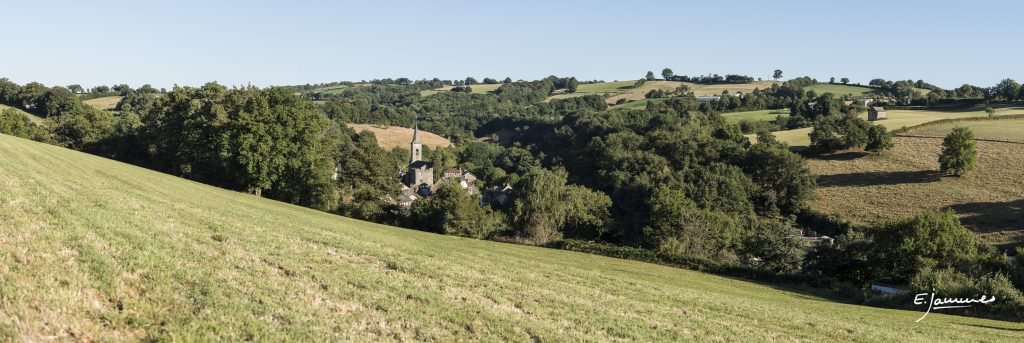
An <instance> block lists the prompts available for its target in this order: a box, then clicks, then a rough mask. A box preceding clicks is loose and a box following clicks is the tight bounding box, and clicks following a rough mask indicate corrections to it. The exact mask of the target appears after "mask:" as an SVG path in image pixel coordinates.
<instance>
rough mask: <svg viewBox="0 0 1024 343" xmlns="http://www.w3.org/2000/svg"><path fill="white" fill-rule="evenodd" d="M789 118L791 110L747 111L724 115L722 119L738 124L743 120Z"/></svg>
mask: <svg viewBox="0 0 1024 343" xmlns="http://www.w3.org/2000/svg"><path fill="white" fill-rule="evenodd" d="M780 115H781V116H783V117H787V116H789V109H788V108H784V109H778V110H758V111H745V112H730V113H722V117H724V118H725V120H727V121H729V122H730V123H737V122H739V121H741V120H747V121H771V120H775V118H778V116H780Z"/></svg>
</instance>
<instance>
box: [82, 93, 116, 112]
mask: <svg viewBox="0 0 1024 343" xmlns="http://www.w3.org/2000/svg"><path fill="white" fill-rule="evenodd" d="M120 101H121V96H116V95H115V96H105V97H102V98H95V99H89V100H85V101H82V102H83V103H85V104H86V105H89V106H92V107H95V108H96V109H100V110H104V111H107V110H112V109H114V107H117V103H118V102H120Z"/></svg>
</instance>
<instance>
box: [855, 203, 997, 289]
mask: <svg viewBox="0 0 1024 343" xmlns="http://www.w3.org/2000/svg"><path fill="white" fill-rule="evenodd" d="M869 233H870V235H871V239H872V241H873V242H874V244H873V248H872V250H871V251H872V255H873V256H872V260H874V261H875V265H876V266H877V267H878V268H879V270H880V272H879V274H880V275H878V278H880V279H882V280H885V281H890V282H906V281H908V280H910V278H911V277H913V276H914V274H916V273H917V272H918V271H920V270H922V269H924V268H926V267H938V268H942V267H957V266H962V265H969V264H967V263H965V262H968V261H970V260H972V259H974V258H975V257H976V256H977V253H978V243H977V241H976V240H975V238H974V234H973V233H971V231H970V230H967V228H964V227H963V226H962V225H960V220H959V219H957V217H956V214H954V213H953V212H952V211H946V212H924V213H920V214H918V215H916V216H914V217H913V218H908V219H903V220H900V221H896V222H893V223H890V224H886V225H884V226H882V227H881V228H878V229H875V230H871V231H869Z"/></svg>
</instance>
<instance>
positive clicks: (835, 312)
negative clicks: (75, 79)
mask: <svg viewBox="0 0 1024 343" xmlns="http://www.w3.org/2000/svg"><path fill="white" fill-rule="evenodd" d="M0 190H3V191H2V192H0V341H5V340H12V341H44V340H56V341H64V340H82V341H106V340H174V341H213V340H217V341H242V340H253V341H280V340H294V341H397V340H427V341H458V340H486V341H492V340H493V341H530V340H532V341H631V342H632V341H673V342H678V341H789V342H792V341H823V342H834V341H860V342H878V341H900V342H936V341H965V340H973V341H1006V342H1019V341H1021V340H1022V339H1024V324H1021V323H1010V322H1001V321H991V320H982V319H974V318H966V317H956V316H946V315H942V314H936V313H933V314H931V315H929V316H928V318H927V319H925V320H924V321H923V322H921V323H914V320H915V319H917V318H918V317H919V316H920V312H915V311H899V310H886V309H879V308H871V307H864V306H855V305H846V304H841V303H835V302H830V301H827V300H824V299H821V298H817V297H814V296H809V295H804V294H799V293H794V292H790V291H786V290H784V289H780V288H778V287H772V286H770V285H763V284H757V283H751V282H745V281H741V280H736V279H731V278H724V277H717V276H712V275H707V274H702V273H698V272H693V271H686V270H681V269H674V268H669V267H664V266H658V265H652V264H646V263H639V262H634V261H626V260H618V259H612V258H606V257H600V256H593V255H586V254H580V253H574V252H567V251H559V250H550V249H542V248H536V247H529V246H519V245H510V244H503V243H496V242H488V241H479V240H472V239H463V238H457V237H451V236H441V235H435V234H429V233H424V232H418V231H412V230H404V229H398V228H393V227H387V226H383V225H377V224H371V223H367V222H362V221H357V220H352V219H347V218H343V217H338V216H334V215H330V214H327V213H322V212H318V211H314V210H309V209H305V208H301V207H296V206H291V205H287V204H283V203H279V202H274V201H269V200H266V199H261V198H257V197H254V196H250V195H246V194H241V193H237V192H232V191H227V190H221V189H217V188H214V187H209V186H205V185H201V184H198V183H194V182H190V181H185V180H183V179H179V178H176V177H172V176H168V175H164V174H160V173H157V172H153V171H149V170H145V169H141V168H137V167H134V166H130V165H127V164H122V163H119V162H114V161H111V160H107V159H103V158H100V157H96V156H90V155H85V154H82V153H78V152H74V151H70V150H65V149H62V148H57V147H54V146H49V145H44V144H41V143H36V142H31V141H28V140H24V139H18V138H13V137H10V136H3V135H0Z"/></svg>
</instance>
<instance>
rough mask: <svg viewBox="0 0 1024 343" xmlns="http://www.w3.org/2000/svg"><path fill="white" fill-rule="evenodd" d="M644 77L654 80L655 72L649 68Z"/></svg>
mask: <svg viewBox="0 0 1024 343" xmlns="http://www.w3.org/2000/svg"><path fill="white" fill-rule="evenodd" d="M644 79H646V80H647V81H654V72H653V71H649V70H648V71H647V75H645V76H644Z"/></svg>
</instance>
